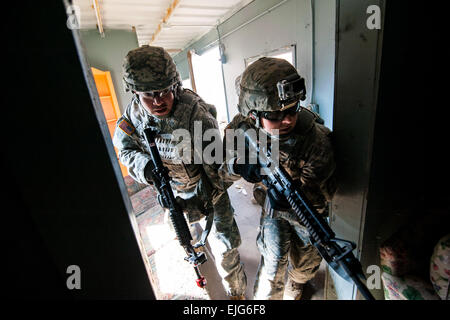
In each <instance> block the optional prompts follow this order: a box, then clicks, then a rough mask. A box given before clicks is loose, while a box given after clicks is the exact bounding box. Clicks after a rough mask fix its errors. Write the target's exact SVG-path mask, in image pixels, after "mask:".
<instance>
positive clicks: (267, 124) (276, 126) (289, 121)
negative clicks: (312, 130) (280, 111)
mask: <svg viewBox="0 0 450 320" xmlns="http://www.w3.org/2000/svg"><path fill="white" fill-rule="evenodd" d="M297 116H298V114H297V113H295V114H286V116H285V117H284V118H283V120H268V119H266V118H263V117H261V118H260V119H261V125H262V127H263V128H264V129H265V130H266V131H267V132H269V133H270V134H273V130H278V133H279V134H280V135H281V134H288V133H289V132H291V131H292V130H293V129H294V128H295V125H296V123H297Z"/></svg>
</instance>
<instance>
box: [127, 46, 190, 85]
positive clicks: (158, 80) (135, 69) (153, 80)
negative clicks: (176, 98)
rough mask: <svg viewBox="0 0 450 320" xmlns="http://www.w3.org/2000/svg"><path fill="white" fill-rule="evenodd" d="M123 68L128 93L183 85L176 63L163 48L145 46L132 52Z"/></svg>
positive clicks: (129, 53)
mask: <svg viewBox="0 0 450 320" xmlns="http://www.w3.org/2000/svg"><path fill="white" fill-rule="evenodd" d="M122 68H123V78H122V79H123V82H124V86H125V90H126V91H130V90H133V91H138V92H147V91H159V90H164V89H167V88H169V87H171V86H177V85H181V78H180V75H179V73H178V71H177V69H176V66H175V63H174V62H173V60H172V58H171V57H170V55H169V54H168V53H167V51H166V50H164V49H163V48H161V47H153V46H149V45H144V46H141V47H139V48H136V49H133V50H131V51H130V52H128V54H127V55H126V57H125V59H124V61H123V65H122Z"/></svg>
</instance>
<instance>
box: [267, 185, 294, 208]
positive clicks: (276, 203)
mask: <svg viewBox="0 0 450 320" xmlns="http://www.w3.org/2000/svg"><path fill="white" fill-rule="evenodd" d="M267 196H268V197H269V202H270V206H271V207H272V209H274V210H280V211H288V210H289V209H290V208H291V206H290V205H289V203H288V201H287V199H286V197H285V196H283V195H282V194H280V193H279V192H278V191H277V190H276V189H275V188H269V189H268V190H267Z"/></svg>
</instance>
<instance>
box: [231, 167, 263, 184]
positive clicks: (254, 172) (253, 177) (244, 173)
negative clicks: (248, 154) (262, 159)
mask: <svg viewBox="0 0 450 320" xmlns="http://www.w3.org/2000/svg"><path fill="white" fill-rule="evenodd" d="M233 170H234V172H235V173H236V174H238V175H240V176H241V177H242V178H244V179H245V180H246V181H248V182H250V183H257V182H260V181H262V177H261V174H260V171H261V167H260V166H259V165H258V164H249V163H236V162H235V163H234V166H233Z"/></svg>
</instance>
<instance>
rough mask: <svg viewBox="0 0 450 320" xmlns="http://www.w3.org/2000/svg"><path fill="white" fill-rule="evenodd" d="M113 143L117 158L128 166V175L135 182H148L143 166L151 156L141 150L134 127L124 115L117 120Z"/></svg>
mask: <svg viewBox="0 0 450 320" xmlns="http://www.w3.org/2000/svg"><path fill="white" fill-rule="evenodd" d="M113 143H114V146H115V147H116V148H117V149H118V151H119V160H120V162H122V163H123V164H124V165H125V166H126V167H127V168H128V173H129V175H130V176H131V177H132V178H133V179H134V180H136V181H137V182H140V183H143V184H149V183H148V181H147V180H146V179H145V176H144V168H145V166H146V165H147V163H148V162H149V161H150V159H151V157H150V155H149V154H147V153H146V152H144V151H143V148H142V147H141V142H140V140H139V138H138V136H137V134H136V129H135V128H134V126H133V124H132V122H131V121H130V120H129V119H128V118H127V117H126V116H125V115H124V116H122V117H120V118H119V120H117V124H116V130H115V132H114V137H113Z"/></svg>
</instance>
